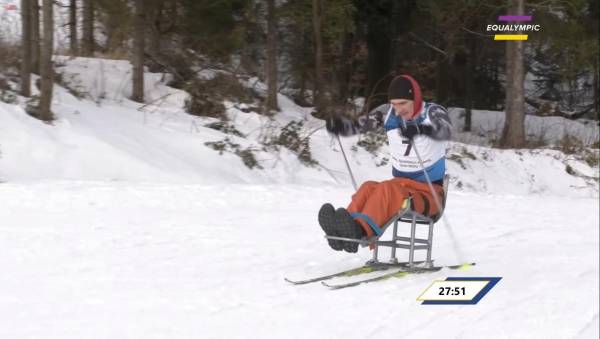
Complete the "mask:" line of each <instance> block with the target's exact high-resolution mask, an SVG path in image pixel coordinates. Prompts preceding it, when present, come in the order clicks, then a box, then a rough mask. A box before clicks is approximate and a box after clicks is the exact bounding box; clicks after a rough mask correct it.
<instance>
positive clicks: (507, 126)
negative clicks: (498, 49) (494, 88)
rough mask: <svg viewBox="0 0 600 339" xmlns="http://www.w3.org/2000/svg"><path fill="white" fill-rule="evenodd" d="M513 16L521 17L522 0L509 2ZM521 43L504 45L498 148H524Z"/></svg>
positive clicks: (523, 91) (510, 42) (523, 90)
mask: <svg viewBox="0 0 600 339" xmlns="http://www.w3.org/2000/svg"><path fill="white" fill-rule="evenodd" d="M509 3H510V5H511V6H510V8H511V10H512V12H513V13H514V15H523V13H524V0H509ZM523 47H524V45H523V41H507V43H506V63H507V65H506V113H505V114H506V118H505V121H504V130H503V131H502V137H501V138H500V146H501V147H506V148H521V147H523V146H525V112H524V109H525V88H524V80H525V70H524V55H523V54H524V53H523Z"/></svg>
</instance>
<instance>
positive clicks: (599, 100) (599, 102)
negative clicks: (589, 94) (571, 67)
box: [592, 58, 600, 121]
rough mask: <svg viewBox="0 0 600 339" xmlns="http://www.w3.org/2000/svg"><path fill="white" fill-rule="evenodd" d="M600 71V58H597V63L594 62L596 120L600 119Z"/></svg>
mask: <svg viewBox="0 0 600 339" xmlns="http://www.w3.org/2000/svg"><path fill="white" fill-rule="evenodd" d="M599 71H600V59H598V58H596V63H595V64H594V85H593V87H592V88H593V89H594V112H596V120H597V121H600V95H599V94H598V91H599V90H600V84H599V82H600V77H599V76H598V72H599Z"/></svg>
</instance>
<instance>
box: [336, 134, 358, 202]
mask: <svg viewBox="0 0 600 339" xmlns="http://www.w3.org/2000/svg"><path fill="white" fill-rule="evenodd" d="M335 136H336V137H337V141H338V144H340V149H341V150H342V155H343V156H344V161H345V162H346V168H348V173H349V174H350V179H352V185H354V190H355V191H357V190H358V187H357V186H356V180H354V175H353V174H352V169H351V168H350V164H349V163H348V158H346V152H344V146H342V141H341V140H340V135H339V134H336V135H335Z"/></svg>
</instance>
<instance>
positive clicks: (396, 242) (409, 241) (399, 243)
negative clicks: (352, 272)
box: [325, 176, 448, 268]
mask: <svg viewBox="0 0 600 339" xmlns="http://www.w3.org/2000/svg"><path fill="white" fill-rule="evenodd" d="M447 191H448V177H447V176H446V177H444V198H443V202H442V207H444V206H445V205H446V196H447ZM411 206H412V200H411V198H409V199H407V200H406V203H405V204H404V207H403V208H402V209H401V210H400V211H399V212H398V213H397V214H396V215H394V216H393V217H392V218H391V219H390V220H389V221H388V222H387V223H386V224H385V225H383V227H381V234H380V235H378V236H377V235H375V236H372V237H370V238H366V237H365V238H362V239H352V238H344V237H335V236H328V235H326V236H325V238H327V239H331V240H341V241H349V242H356V243H358V244H360V245H361V246H362V247H365V246H372V247H373V259H371V260H369V261H367V262H366V264H367V265H372V266H388V265H389V266H395V265H401V266H408V267H411V268H412V267H414V266H415V265H416V264H418V265H419V266H420V267H424V268H431V267H433V260H431V249H432V245H433V225H434V224H435V223H436V222H437V221H438V220H439V219H440V217H441V216H442V213H443V212H444V211H443V209H442V211H441V212H440V213H438V214H437V215H435V216H434V217H428V216H426V215H422V214H420V213H417V212H415V211H414V210H413V209H412V208H411ZM399 222H405V223H410V225H411V226H410V237H405V236H400V235H398V223H399ZM392 224H393V225H394V227H393V229H394V230H393V233H392V239H391V240H386V241H384V240H380V237H381V236H383V234H384V233H385V231H386V229H387V228H388V227H390V226H391V225H392ZM417 225H427V226H428V230H427V239H422V238H416V229H417ZM379 246H383V247H391V248H392V251H391V256H390V261H389V262H388V263H383V262H380V261H379V259H378V254H379ZM397 248H404V249H407V250H408V262H404V263H399V262H398V258H397V257H396V249H397ZM416 250H427V258H426V260H425V262H423V261H419V262H415V261H414V258H415V251H416Z"/></svg>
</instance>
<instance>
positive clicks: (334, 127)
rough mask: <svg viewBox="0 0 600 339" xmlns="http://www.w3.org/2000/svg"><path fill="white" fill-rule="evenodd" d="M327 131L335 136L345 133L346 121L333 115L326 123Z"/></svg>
mask: <svg viewBox="0 0 600 339" xmlns="http://www.w3.org/2000/svg"><path fill="white" fill-rule="evenodd" d="M325 129H327V132H329V133H331V134H335V135H340V134H343V133H344V120H343V119H342V118H341V117H340V116H337V115H332V116H330V117H328V118H327V120H326V121H325Z"/></svg>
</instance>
